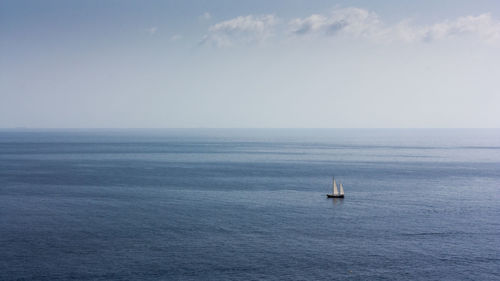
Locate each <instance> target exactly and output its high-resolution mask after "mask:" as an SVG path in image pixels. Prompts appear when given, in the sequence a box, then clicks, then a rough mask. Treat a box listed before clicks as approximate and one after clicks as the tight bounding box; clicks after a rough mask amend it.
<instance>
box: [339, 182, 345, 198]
mask: <svg viewBox="0 0 500 281" xmlns="http://www.w3.org/2000/svg"><path fill="white" fill-rule="evenodd" d="M340 195H344V187H343V186H342V183H340Z"/></svg>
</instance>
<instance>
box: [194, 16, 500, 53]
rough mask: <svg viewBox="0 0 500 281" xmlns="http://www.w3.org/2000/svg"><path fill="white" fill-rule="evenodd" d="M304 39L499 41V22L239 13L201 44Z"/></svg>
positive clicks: (212, 28)
mask: <svg viewBox="0 0 500 281" xmlns="http://www.w3.org/2000/svg"><path fill="white" fill-rule="evenodd" d="M275 31H278V32H277V34H276V35H277V36H276V38H280V37H284V36H290V35H292V37H300V38H304V39H307V38H309V37H324V38H335V37H342V38H358V39H364V40H369V41H373V42H379V43H387V42H408V43H412V42H432V41H439V40H445V39H449V38H459V37H466V36H469V37H470V38H474V37H475V40H481V41H483V42H489V43H496V44H500V21H499V20H496V19H494V18H493V17H492V15H491V14H489V13H485V14H481V15H477V16H472V15H469V16H464V17H459V18H456V19H452V20H442V21H439V22H436V23H434V24H429V25H418V24H414V23H413V22H412V21H411V20H410V19H403V20H402V21H400V22H397V23H392V24H387V23H384V21H383V20H382V19H381V18H380V16H379V15H377V14H376V13H375V12H372V11H369V10H366V9H361V8H355V7H350V8H340V9H335V10H333V11H331V12H330V13H325V14H312V15H310V16H307V17H303V18H295V19H292V20H290V21H288V23H285V24H282V23H280V21H278V19H277V18H276V17H275V16H274V15H260V16H255V15H248V16H239V17H236V18H233V19H230V20H226V21H222V22H219V23H216V24H214V25H212V26H210V27H209V28H208V33H207V34H206V35H205V36H204V38H203V40H202V41H201V44H204V43H207V42H211V43H214V44H215V45H216V46H219V47H227V46H232V45H235V44H238V43H239V44H241V43H243V44H248V43H250V44H254V43H261V42H263V41H265V40H266V39H269V38H270V37H272V35H275V34H274V32H275Z"/></svg>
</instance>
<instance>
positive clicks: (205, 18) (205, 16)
mask: <svg viewBox="0 0 500 281" xmlns="http://www.w3.org/2000/svg"><path fill="white" fill-rule="evenodd" d="M211 18H212V15H211V14H210V13H209V12H204V13H203V15H201V16H200V19H201V20H209V19H211Z"/></svg>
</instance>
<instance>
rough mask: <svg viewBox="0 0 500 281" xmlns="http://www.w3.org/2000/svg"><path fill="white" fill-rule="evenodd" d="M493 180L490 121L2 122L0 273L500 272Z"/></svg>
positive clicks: (181, 276) (494, 136) (498, 140)
mask: <svg viewBox="0 0 500 281" xmlns="http://www.w3.org/2000/svg"><path fill="white" fill-rule="evenodd" d="M332 175H335V177H336V179H337V180H339V181H342V182H343V183H344V188H345V191H346V197H345V199H343V200H340V199H338V200H332V199H327V198H326V196H325V194H326V193H329V192H330V191H331V176H332ZM499 191H500V130H496V129H490V130H486V129H485V130H478V129H456V130H455V129H412V130H410V129H408V130H407V129H398V130H396V129H394V130H391V129H377V130H375V129H373V130H371V129H364V130H354V129H352V130H351V129H328V130H327V129H297V130H292V129H278V130H271V129H268V130H265V129H259V130H257V129H253V130H243V129H220V130H216V129H192V130H173V129H172V130H39V131H36V130H2V131H0V280H499V279H500V219H499V218H500V203H499V199H500V192H499Z"/></svg>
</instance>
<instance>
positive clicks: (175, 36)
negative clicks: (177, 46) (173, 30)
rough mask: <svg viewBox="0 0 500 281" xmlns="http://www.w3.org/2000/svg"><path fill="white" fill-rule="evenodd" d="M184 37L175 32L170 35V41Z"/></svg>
mask: <svg viewBox="0 0 500 281" xmlns="http://www.w3.org/2000/svg"><path fill="white" fill-rule="evenodd" d="M181 38H182V36H181V35H180V34H174V35H172V36H171V37H170V41H173V42H174V41H178V40H180V39H181Z"/></svg>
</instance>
